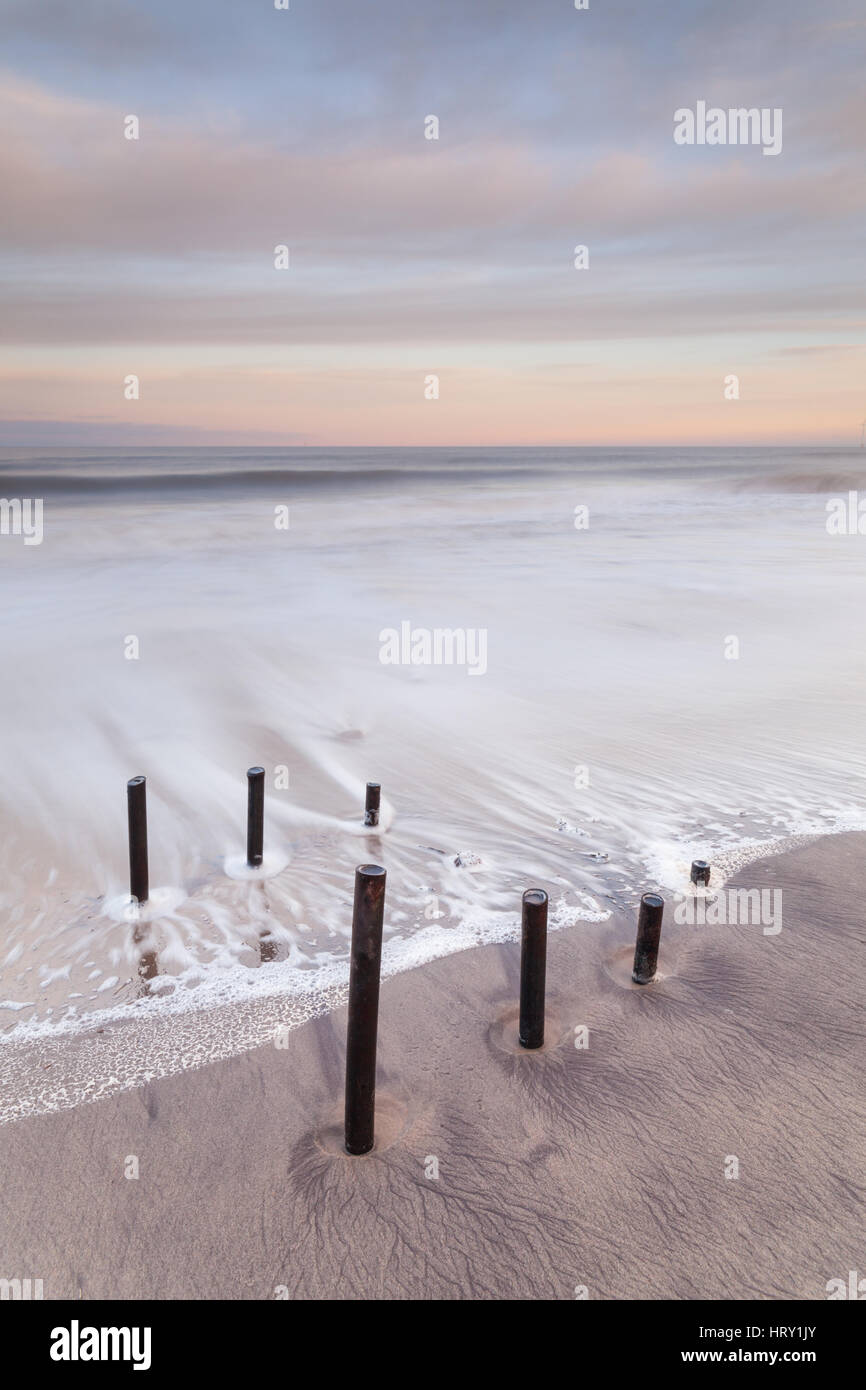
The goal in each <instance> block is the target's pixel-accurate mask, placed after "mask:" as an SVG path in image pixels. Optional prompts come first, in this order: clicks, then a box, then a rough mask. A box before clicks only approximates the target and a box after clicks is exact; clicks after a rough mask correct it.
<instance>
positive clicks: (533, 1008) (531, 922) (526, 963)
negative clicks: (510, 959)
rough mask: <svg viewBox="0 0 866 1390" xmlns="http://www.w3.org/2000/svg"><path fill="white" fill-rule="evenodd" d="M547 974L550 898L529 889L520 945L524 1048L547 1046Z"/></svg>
mask: <svg viewBox="0 0 866 1390" xmlns="http://www.w3.org/2000/svg"><path fill="white" fill-rule="evenodd" d="M546 973H547V894H546V893H545V891H544V889H543V888H528V889H527V890H526V892H525V893H524V895H523V922H522V930H521V943H520V1024H519V1027H518V1039H519V1041H520V1046H521V1047H527V1048H536V1047H542V1046H543V1044H544V985H545V976H546Z"/></svg>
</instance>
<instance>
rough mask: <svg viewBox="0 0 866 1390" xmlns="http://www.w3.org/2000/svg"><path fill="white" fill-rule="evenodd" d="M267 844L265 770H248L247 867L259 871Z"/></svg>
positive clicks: (258, 768)
mask: <svg viewBox="0 0 866 1390" xmlns="http://www.w3.org/2000/svg"><path fill="white" fill-rule="evenodd" d="M264 843H265V769H264V768H263V767H250V768H248V769H247V865H248V867H249V868H251V869H259V868H261V864H262V857H263V852H264Z"/></svg>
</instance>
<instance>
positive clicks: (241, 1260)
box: [0, 834, 866, 1299]
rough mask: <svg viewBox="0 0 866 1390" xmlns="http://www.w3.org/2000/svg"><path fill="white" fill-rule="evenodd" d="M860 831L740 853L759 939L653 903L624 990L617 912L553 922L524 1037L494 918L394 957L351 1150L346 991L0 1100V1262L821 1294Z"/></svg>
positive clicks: (403, 1286)
mask: <svg viewBox="0 0 866 1390" xmlns="http://www.w3.org/2000/svg"><path fill="white" fill-rule="evenodd" d="M864 845H866V837H864V836H863V835H862V834H849V835H840V836H833V837H827V838H823V839H820V840H817V841H815V842H813V843H812V844H810V845H808V846H807V847H805V848H801V849H799V850H796V851H795V852H794V853H791V854H788V855H783V856H777V857H774V858H767V859H765V860H762V861H759V862H758V863H757V864H754V865H752V866H750V886H756V885H757V886H760V885H767V886H774V887H781V889H782V890H783V892H784V893H785V921H784V928H783V930H782V931H781V933H780V934H779V935H778V936H771V937H766V936H763V935H762V933H761V931H760V928H755V927H742V926H738V927H730V926H728V927H724V928H713V927H706V926H705V927H701V928H699V929H694V928H688V927H685V928H683V927H676V926H675V924H674V923H673V920H672V917H670V916H669V915H668V914H667V913H666V921H665V928H664V929H663V934H662V951H661V955H660V961H659V964H660V971H661V979H660V980H659V981H657V982H656V983H655V984H653V985H650V986H646V987H644V988H643V989H641V988H640V987H639V986H634V985H632V984H631V983H630V980H629V979H628V957H629V955H630V952H631V950H632V949H633V945H634V940H633V924H632V923H628V924H626V922H625V919H624V918H622V917H617V918H611V919H610V921H609V922H607V923H603V924H600V925H599V927H598V929H597V930H594V931H593V934H592V936H591V937H590V936H588V935H587V934H586V933H585V932H582V931H581V929H580V928H579V927H571V928H566V929H564V930H562V931H558V932H553V933H551V936H550V940H549V966H548V981H549V993H548V1000H549V1003H548V1020H549V1021H548V1042H547V1043H546V1045H545V1047H544V1048H543V1049H542V1050H541V1051H540V1052H539V1053H537V1054H531V1053H530V1054H527V1053H523V1054H522V1055H521V1051H520V1049H518V1048H517V1047H516V1044H515V1040H514V1038H513V1037H512V1032H513V1027H514V1020H515V1019H516V1003H517V979H518V968H519V948H518V947H517V945H516V943H514V942H506V943H502V944H493V945H489V946H487V947H485V948H484V949H482V950H469V951H464V952H461V953H459V954H455V955H449V956H445V957H442V958H441V959H439V960H437V961H433V962H430V963H428V964H427V965H426V966H425V968H424V970H423V971H421V970H409V971H406V972H403V973H401V974H397V975H393V976H391V977H390V978H389V979H388V980H387V981H385V982H384V983H383V989H382V1003H381V1012H380V1050H379V1060H380V1082H379V1095H378V1105H377V1143H376V1147H375V1148H374V1150H373V1152H372V1154H371V1155H369V1156H367V1157H364V1158H361V1159H350V1158H348V1156H347V1155H345V1154H344V1153H343V1152H342V1150H341V1147H340V1143H339V1132H340V1131H339V1125H340V1118H341V1099H342V1058H343V1046H344V1040H345V1011H344V1009H342V1008H341V1009H338V1010H337V1011H335V1012H331V1013H328V1014H323V1015H321V1016H319V1017H317V1018H315V1019H313V1020H311V1021H310V1022H308V1023H307V1024H305V1025H304V1026H302V1027H300V1028H298V1029H296V1030H294V1031H292V1032H291V1033H289V1035H288V1037H287V1039H286V1046H285V1047H280V1048H277V1047H275V1046H273V1045H270V1046H264V1047H259V1048H257V1049H255V1050H252V1051H246V1052H242V1053H238V1054H236V1055H234V1056H232V1057H229V1058H227V1059H226V1060H223V1061H219V1062H215V1063H211V1064H210V1065H204V1066H199V1067H196V1069H194V1070H188V1071H186V1072H185V1073H180V1074H177V1075H174V1076H168V1077H165V1078H163V1079H162V1080H159V1081H154V1082H151V1083H149V1084H146V1085H144V1086H141V1087H138V1088H136V1089H129V1090H124V1091H121V1092H119V1093H117V1094H115V1095H113V1096H111V1097H110V1098H108V1099H103V1100H101V1101H100V1102H99V1103H98V1104H94V1105H85V1106H79V1107H77V1108H75V1109H70V1110H65V1111H60V1112H55V1113H53V1114H43V1115H40V1116H38V1117H33V1118H26V1119H21V1120H18V1121H14V1122H11V1123H9V1124H6V1125H5V1126H3V1127H2V1129H0V1159H2V1162H3V1166H4V1171H5V1173H6V1174H7V1182H6V1183H5V1184H4V1190H3V1195H2V1198H0V1201H2V1204H3V1228H4V1230H5V1231H6V1233H7V1237H6V1241H5V1250H4V1258H5V1260H6V1264H7V1266H8V1267H9V1270H10V1271H11V1272H18V1273H20V1274H21V1275H22V1276H23V1275H25V1274H28V1273H29V1274H31V1275H32V1276H33V1277H37V1276H38V1277H40V1278H43V1279H44V1282H45V1296H46V1298H49V1299H51V1298H64V1297H79V1296H80V1297H83V1298H90V1297H93V1298H95V1297H107V1298H121V1299H123V1298H157V1299H160V1298H217V1297H228V1298H273V1297H281V1296H288V1297H291V1298H379V1297H382V1298H397V1299H401V1298H413V1299H442V1298H472V1299H491V1298H493V1299H501V1298H518V1299H520V1298H554V1299H559V1298H569V1299H571V1298H574V1297H576V1296H582V1295H579V1294H576V1293H575V1290H576V1289H580V1288H585V1289H586V1290H587V1294H586V1296H588V1297H590V1298H675V1299H682V1298H695V1299H706V1298H717V1297H729V1298H754V1297H763V1298H796V1299H801V1298H802V1299H808V1298H825V1297H826V1293H825V1286H826V1282H827V1280H829V1279H831V1278H834V1277H836V1276H837V1275H842V1274H844V1272H845V1271H846V1270H848V1269H851V1268H859V1263H862V1204H861V1197H860V1192H861V1182H862V1179H861V1174H862V1165H863V1148H864V1144H863V1134H864V1132H866V1123H864V1115H863V1108H864V1107H863V1101H862V1099H859V1097H860V1092H861V1080H860V1078H861V1070H862V1062H861V1057H862V1029H861V1026H860V1017H861V1007H860V1002H859V985H858V979H859V975H858V960H859V956H858V944H859V939H858V933H859V926H858V925H857V924H856V923H854V924H852V923H851V922H849V920H848V903H849V901H850V900H854V899H855V898H856V896H859V891H858V890H859V889H860V888H861V886H862V885H863V881H864V873H863V870H862V868H861V865H862V862H863V848H864ZM731 882H732V886H734V884H735V880H732V881H731ZM626 925H628V927H629V935H630V937H631V939H630V940H629V939H628V937H626V936H625V929H626ZM580 1026H585V1027H587V1028H588V1030H589V1035H588V1036H589V1046H588V1047H587V1048H585V1049H583V1050H579V1049H578V1048H576V1047H575V1046H574V1045H573V1041H572V1039H573V1030H574V1029H575V1028H577V1027H580ZM130 1156H133V1157H135V1158H136V1160H137V1162H138V1166H139V1177H138V1179H137V1180H134V1181H132V1180H128V1179H127V1178H125V1176H124V1164H125V1162H126V1160H127V1159H128V1158H129V1157H130ZM731 1156H735V1157H737V1160H738V1163H739V1165H740V1175H739V1177H738V1179H737V1180H736V1181H732V1180H728V1179H726V1177H725V1176H724V1169H725V1164H726V1161H727V1160H728V1159H730V1157H731ZM433 1159H435V1160H436V1163H435V1165H432V1164H431V1160H433ZM433 1166H435V1167H436V1168H437V1169H438V1177H428V1176H426V1174H427V1172H428V1170H431V1168H432V1167H433ZM94 1212H99V1221H98V1222H96V1223H94V1220H93V1213H94ZM56 1232H62V1233H63V1236H62V1240H58V1238H57V1236H56V1235H55V1233H56ZM858 1261H859V1263H858ZM283 1290H285V1294H283V1293H282V1292H277V1291H283Z"/></svg>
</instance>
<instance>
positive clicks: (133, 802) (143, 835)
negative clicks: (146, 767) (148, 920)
mask: <svg viewBox="0 0 866 1390" xmlns="http://www.w3.org/2000/svg"><path fill="white" fill-rule="evenodd" d="M126 811H127V817H128V821H129V896H130V897H131V898H132V899H133V901H134V902H137V903H146V902H147V899H148V894H149V893H150V883H149V879H148V869H147V779H146V778H144V777H131V778H130V779H129V781H128V782H127V784H126Z"/></svg>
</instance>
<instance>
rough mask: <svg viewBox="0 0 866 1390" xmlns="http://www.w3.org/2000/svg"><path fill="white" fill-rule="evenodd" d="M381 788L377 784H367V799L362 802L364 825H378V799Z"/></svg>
mask: <svg viewBox="0 0 866 1390" xmlns="http://www.w3.org/2000/svg"><path fill="white" fill-rule="evenodd" d="M381 795H382V788H381V786H380V784H379V783H378V782H368V783H367V797H366V800H365V802H364V824H365V825H378V824H379V798H380V796H381Z"/></svg>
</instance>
